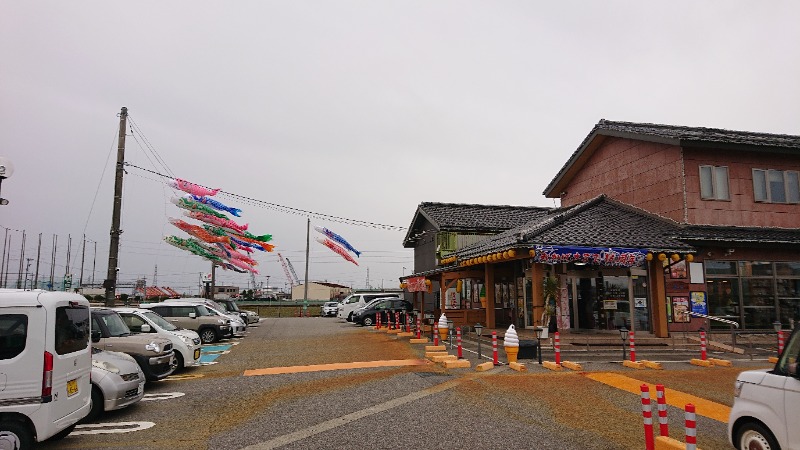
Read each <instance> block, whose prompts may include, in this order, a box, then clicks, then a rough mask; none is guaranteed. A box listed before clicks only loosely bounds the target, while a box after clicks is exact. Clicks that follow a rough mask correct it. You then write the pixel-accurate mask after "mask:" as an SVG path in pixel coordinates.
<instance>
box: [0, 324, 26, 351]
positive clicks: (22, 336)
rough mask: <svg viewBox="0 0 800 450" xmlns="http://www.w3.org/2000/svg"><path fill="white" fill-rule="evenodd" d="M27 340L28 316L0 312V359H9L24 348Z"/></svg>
mask: <svg viewBox="0 0 800 450" xmlns="http://www.w3.org/2000/svg"><path fill="white" fill-rule="evenodd" d="M27 340H28V316H26V315H25V314H0V360H3V359H11V358H14V357H15V356H17V355H19V354H20V353H22V351H23V350H25V343H26V342H27Z"/></svg>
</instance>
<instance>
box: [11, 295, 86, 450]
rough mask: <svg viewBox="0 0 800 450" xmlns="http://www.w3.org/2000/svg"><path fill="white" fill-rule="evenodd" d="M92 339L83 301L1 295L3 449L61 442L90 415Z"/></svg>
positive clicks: (77, 297) (79, 298) (69, 297)
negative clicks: (46, 442) (47, 442)
mask: <svg viewBox="0 0 800 450" xmlns="http://www.w3.org/2000/svg"><path fill="white" fill-rule="evenodd" d="M89 336H90V322H89V302H88V301H87V300H86V298H84V297H83V296H80V295H78V294H70V293H67V292H48V291H41V290H21V289H0V373H2V376H0V437H2V439H0V446H2V447H3V448H14V449H22V450H25V449H30V448H31V446H32V445H33V443H34V442H42V441H45V440H47V439H61V438H63V437H65V436H67V435H68V434H69V433H70V432H72V430H73V429H74V428H75V425H76V424H77V423H78V421H79V420H81V419H82V418H83V417H84V416H86V415H87V414H88V413H89V411H90V410H91V407H92V406H91V392H92V388H91V384H90V380H89V378H90V373H91V367H92V364H91V347H90V345H89ZM55 399H58V401H54V400H55Z"/></svg>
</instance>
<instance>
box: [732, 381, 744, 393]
mask: <svg viewBox="0 0 800 450" xmlns="http://www.w3.org/2000/svg"><path fill="white" fill-rule="evenodd" d="M742 386H744V382H743V381H739V380H736V383H734V385H733V396H734V397H739V394H741V393H742Z"/></svg>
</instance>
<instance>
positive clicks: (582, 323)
mask: <svg viewBox="0 0 800 450" xmlns="http://www.w3.org/2000/svg"><path fill="white" fill-rule="evenodd" d="M567 294H568V296H569V312H570V320H571V323H572V326H573V327H574V328H575V329H578V330H581V329H582V330H618V329H620V328H622V327H625V328H627V329H629V330H636V331H649V330H650V308H649V301H648V299H647V278H646V277H645V276H643V275H638V274H633V275H628V274H627V272H626V271H622V270H619V271H617V270H614V271H603V272H601V271H573V272H570V273H569V274H568V276H567Z"/></svg>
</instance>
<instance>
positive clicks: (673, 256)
mask: <svg viewBox="0 0 800 450" xmlns="http://www.w3.org/2000/svg"><path fill="white" fill-rule="evenodd" d="M670 258H671V259H672V260H673V261H674V262H678V261H680V260H681V255H679V254H677V253H673V254H672V256H671V257H670Z"/></svg>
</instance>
